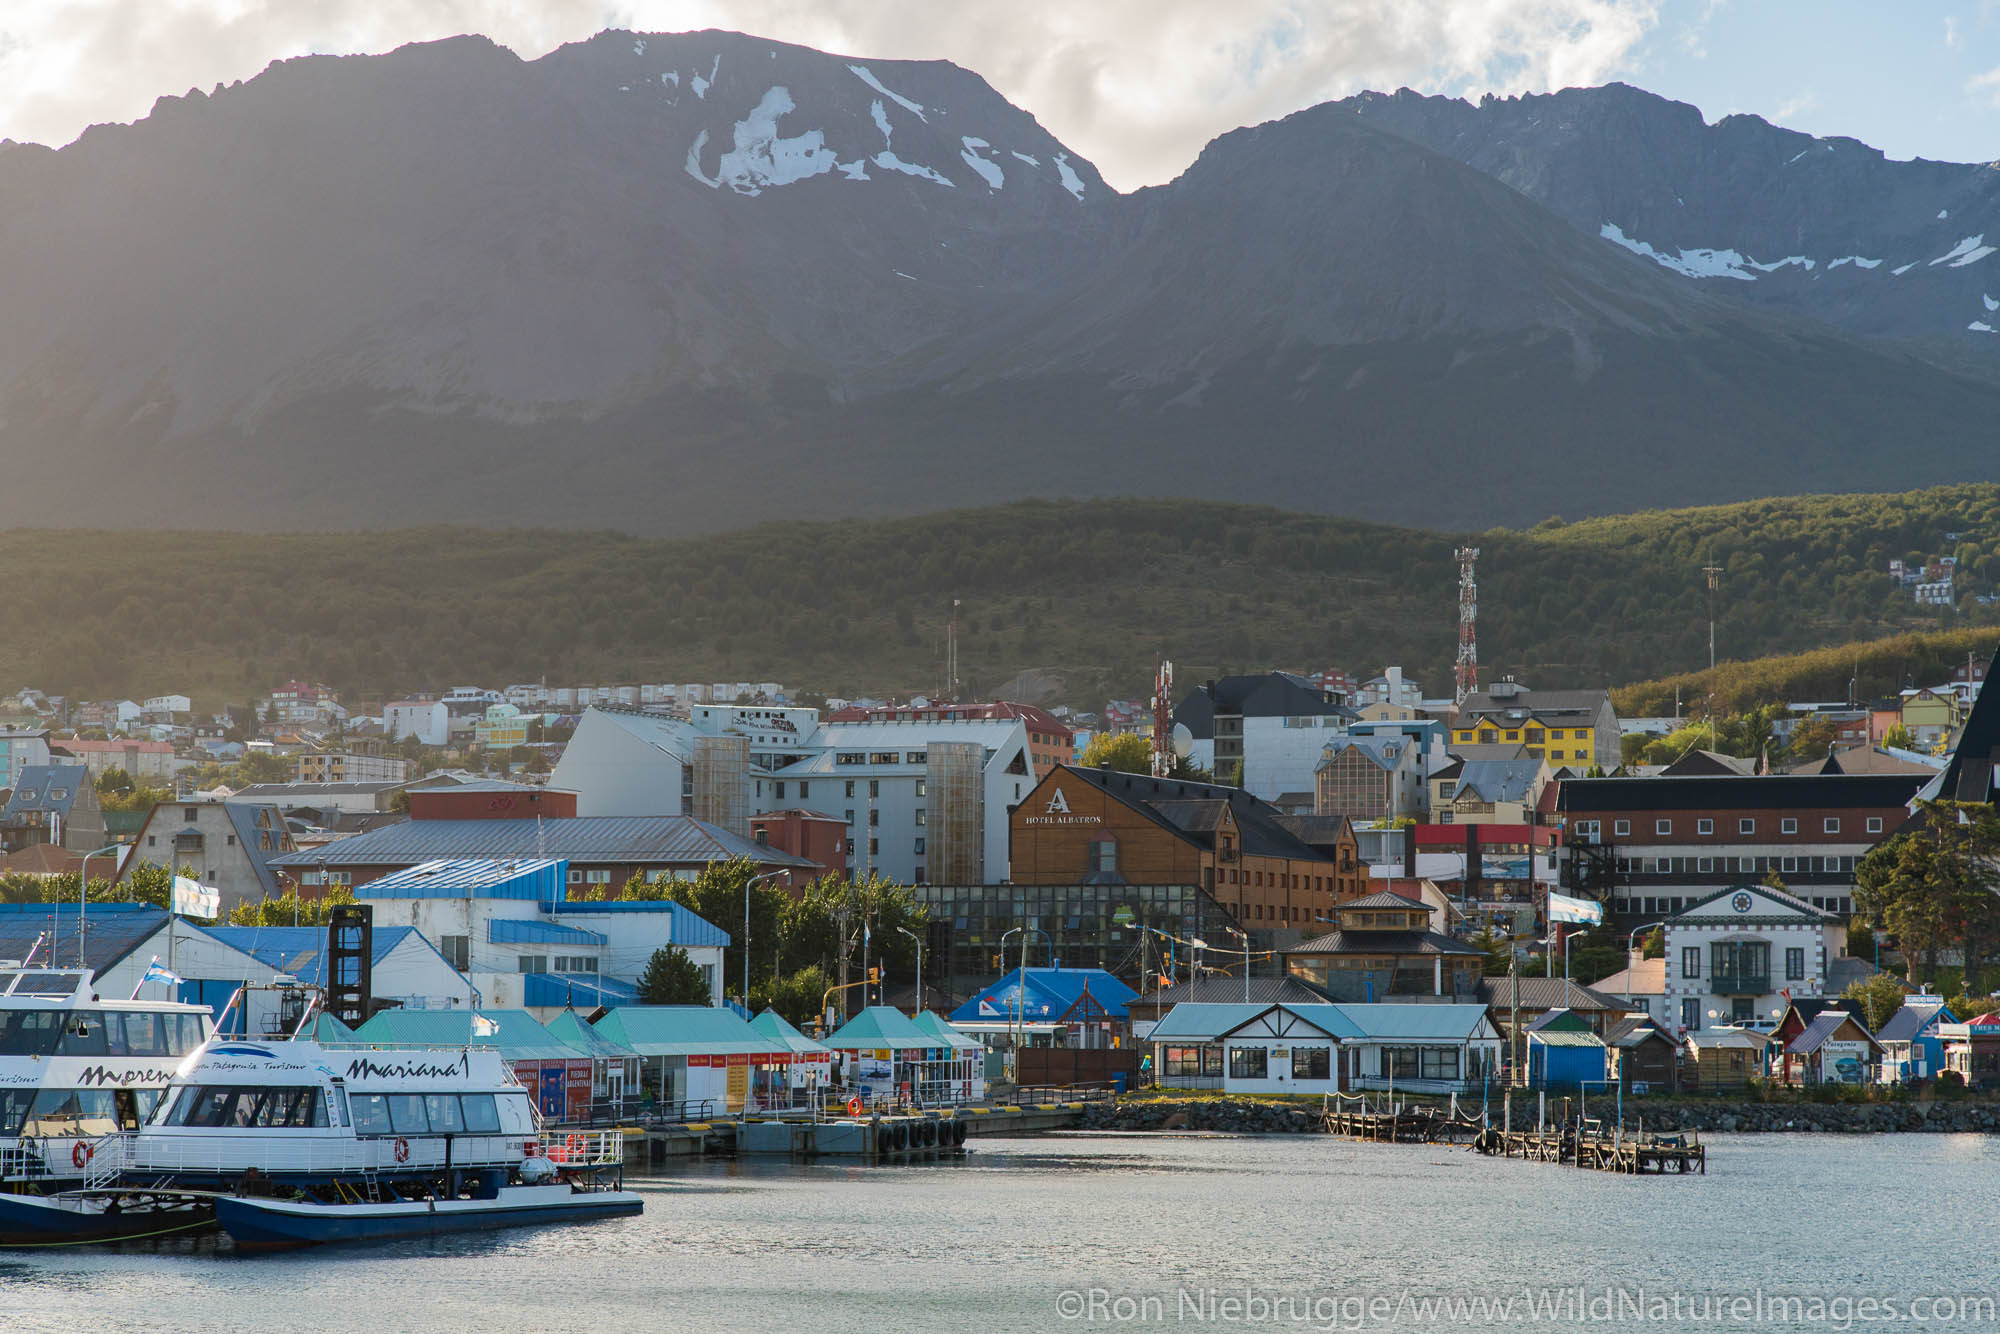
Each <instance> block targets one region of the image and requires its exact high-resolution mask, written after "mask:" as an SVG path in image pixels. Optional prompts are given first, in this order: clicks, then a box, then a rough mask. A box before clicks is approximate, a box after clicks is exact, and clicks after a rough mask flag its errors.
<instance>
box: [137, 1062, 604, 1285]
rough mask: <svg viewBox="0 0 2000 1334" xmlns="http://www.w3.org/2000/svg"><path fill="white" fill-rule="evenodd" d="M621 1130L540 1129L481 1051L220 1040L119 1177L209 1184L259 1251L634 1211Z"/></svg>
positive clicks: (236, 1231) (229, 1228)
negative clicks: (547, 1134)
mask: <svg viewBox="0 0 2000 1334" xmlns="http://www.w3.org/2000/svg"><path fill="white" fill-rule="evenodd" d="M624 1162H625V1157H624V1138H623V1135H622V1133H621V1132H619V1131H617V1130H589V1131H576V1132H573V1133H569V1134H564V1135H562V1136H560V1137H558V1138H555V1139H545V1138H544V1136H543V1132H542V1128H541V1124H540V1122H539V1120H538V1118H537V1114H536V1112H535V1108H534V1105H533V1103H532V1101H531V1100H530V1098H529V1096H528V1091H527V1090H526V1089H525V1088H523V1087H522V1086H521V1085H520V1084H519V1083H518V1082H517V1081H516V1080H515V1078H514V1076H513V1072H512V1071H511V1070H510V1069H509V1068H508V1066H507V1065H506V1063H505V1062H504V1061H503V1060H502V1059H501V1057H500V1054H499V1053H498V1052H497V1051H494V1050H492V1049H490V1048H484V1047H477V1046H468V1047H450V1048H437V1047H378V1046H370V1045H364V1044H359V1043H344V1042H326V1043H322V1042H320V1041H318V1040H315V1039H311V1038H305V1037H298V1036H295V1037H293V1038H291V1039H289V1040H285V1041H275V1042H260V1041H250V1040H246V1039H238V1038H217V1039H214V1040H212V1041H211V1042H210V1043H209V1044H208V1045H206V1046H204V1047H203V1048H202V1049H201V1050H200V1051H199V1052H197V1053H196V1054H195V1055H194V1056H193V1057H192V1058H191V1059H190V1060H189V1061H188V1062H187V1063H186V1064H185V1065H184V1066H183V1067H182V1068H181V1070H180V1071H179V1072H178V1073H177V1074H176V1075H175V1076H174V1079H173V1081H172V1084H171V1085H170V1086H169V1088H168V1090H167V1095H166V1097H164V1098H163V1099H161V1100H160V1102H159V1104H158V1106H157V1107H156V1108H155V1109H154V1112H153V1115H152V1117H151V1118H150V1119H149V1120H148V1121H147V1122H146V1123H145V1124H144V1125H143V1126H141V1127H140V1128H139V1130H138V1132H137V1133H136V1134H133V1135H131V1136H130V1137H129V1145H128V1149H127V1165H126V1167H125V1170H124V1176H123V1183H122V1184H125V1185H128V1186H129V1185H130V1184H131V1183H133V1182H146V1183H153V1184H154V1185H162V1184H170V1185H171V1187H172V1188H173V1189H175V1190H178V1191H181V1192H194V1193H200V1194H202V1195H203V1196H204V1197H205V1198H206V1199H207V1200H208V1201H209V1202H210V1203H211V1204H212V1205H213V1208H214V1211H215V1218H216V1221H217V1222H218V1223H219V1224H221V1226H222V1228H223V1230H224V1231H226V1232H228V1233H229V1235H230V1236H231V1237H232V1238H233V1239H234V1240H235V1241H236V1243H237V1244H238V1246H239V1247H242V1248H245V1249H259V1248H267V1247H278V1246H303V1245H312V1244H316V1243H322V1242H342V1241H362V1240H372V1239H383V1238H392V1237H405V1236H417V1235H430V1234H435V1233H440V1232H458V1231H471V1230H478V1229H484V1228H497V1227H511V1226H518V1225H523V1224H535V1223H550V1222H559V1221H569V1220H580V1219H588V1218H602V1217H606V1216H612V1215H619V1214H635V1213H638V1212H640V1210H641V1207H642V1206H641V1201H640V1198H639V1196H638V1195H636V1194H634V1193H632V1192H629V1191H626V1190H624V1189H623V1172H624Z"/></svg>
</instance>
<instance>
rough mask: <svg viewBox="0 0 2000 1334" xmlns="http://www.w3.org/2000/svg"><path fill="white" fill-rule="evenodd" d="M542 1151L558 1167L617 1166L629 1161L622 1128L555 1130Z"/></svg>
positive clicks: (543, 1143) (543, 1145) (547, 1138)
mask: <svg viewBox="0 0 2000 1334" xmlns="http://www.w3.org/2000/svg"><path fill="white" fill-rule="evenodd" d="M542 1153H543V1154H544V1155H545V1156H546V1157H547V1158H548V1160H549V1161H550V1162H552V1163H554V1164H555V1165H556V1166H558V1167H572V1168H575V1167H616V1166H622V1165H623V1164H624V1162H625V1132H624V1131H622V1130H570V1131H565V1132H563V1133H562V1134H560V1135H555V1134H551V1135H549V1136H547V1137H546V1138H545V1139H544V1140H543V1142H542Z"/></svg>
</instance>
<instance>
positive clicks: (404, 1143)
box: [396, 1139, 410, 1163]
mask: <svg viewBox="0 0 2000 1334" xmlns="http://www.w3.org/2000/svg"><path fill="white" fill-rule="evenodd" d="M396 1161H397V1162H399V1163H407V1162H409V1161H410V1141H408V1140H406V1139H398V1140H397V1141H396Z"/></svg>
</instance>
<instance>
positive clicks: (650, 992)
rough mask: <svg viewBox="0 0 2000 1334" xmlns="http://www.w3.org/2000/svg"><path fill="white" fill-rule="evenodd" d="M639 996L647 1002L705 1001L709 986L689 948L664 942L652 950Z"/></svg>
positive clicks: (641, 974) (707, 999)
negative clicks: (689, 955)
mask: <svg viewBox="0 0 2000 1334" xmlns="http://www.w3.org/2000/svg"><path fill="white" fill-rule="evenodd" d="M639 996H640V998H641V999H643V1000H644V1001H645V1002H646V1004H648V1005H706V1004H708V1001H709V988H708V982H707V981H706V980H705V979H704V978H703V977H702V975H701V968H700V966H699V965H698V964H696V963H695V961H694V960H693V959H690V958H688V953H687V951H686V950H684V949H681V948H680V947H679V946H676V945H664V946H662V947H661V948H659V949H656V950H654V951H653V956H652V957H651V958H650V959H647V960H646V968H645V971H644V972H642V973H640V974H639Z"/></svg>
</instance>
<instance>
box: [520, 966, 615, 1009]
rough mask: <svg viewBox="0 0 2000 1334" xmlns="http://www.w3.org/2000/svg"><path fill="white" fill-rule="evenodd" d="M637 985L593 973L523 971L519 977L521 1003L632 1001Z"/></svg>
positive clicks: (591, 1006)
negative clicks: (524, 972)
mask: <svg viewBox="0 0 2000 1334" xmlns="http://www.w3.org/2000/svg"><path fill="white" fill-rule="evenodd" d="M638 1001H639V988H637V987H636V986H633V985H632V984H631V983H630V982H624V981H620V980H619V979H618V978H615V977H604V976H602V975H600V974H597V973H526V974H523V975H522V978H521V1003H522V1004H523V1005H535V1006H551V1005H561V1006H563V1007H565V1008H567V1007H569V1006H572V1005H579V1004H581V1005H588V1006H589V1007H590V1008H591V1009H593V1010H594V1009H596V1008H597V1007H598V1006H600V1005H635V1004H637V1003H638Z"/></svg>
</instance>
